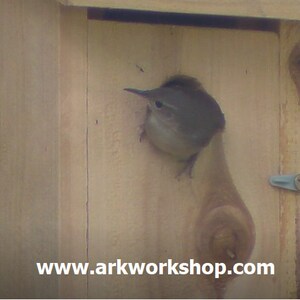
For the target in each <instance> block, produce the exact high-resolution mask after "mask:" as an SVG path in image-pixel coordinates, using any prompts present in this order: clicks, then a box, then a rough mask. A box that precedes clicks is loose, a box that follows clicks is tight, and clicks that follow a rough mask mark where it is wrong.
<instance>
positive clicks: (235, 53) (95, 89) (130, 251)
mask: <svg viewBox="0 0 300 300" xmlns="http://www.w3.org/2000/svg"><path fill="white" fill-rule="evenodd" d="M88 44H89V51H88V57H89V61H88V70H89V72H88V73H89V74H88V78H89V79H88V122H89V123H88V127H89V134H88V139H89V164H88V166H89V219H90V222H89V224H90V234H89V252H90V256H89V258H90V262H91V263H92V264H93V263H96V262H99V261H102V262H115V261H116V259H117V258H121V259H122V260H123V261H126V262H142V261H144V262H165V261H166V260H167V259H168V258H172V259H173V260H174V261H178V262H182V261H187V260H188V259H190V258H195V259H197V257H196V256H195V244H196V241H195V236H194V230H195V226H196V225H195V224H196V222H197V218H198V215H199V209H200V207H199V205H200V204H201V201H202V199H199V198H197V196H198V195H199V194H198V191H199V189H200V190H201V187H203V188H205V186H204V184H203V182H202V180H201V178H200V177H198V176H196V177H195V178H194V179H193V180H190V179H188V178H182V180H180V181H177V180H176V179H175V178H174V176H175V174H176V171H177V170H178V167H179V166H178V164H177V163H175V162H174V161H172V160H171V159H169V158H168V157H166V156H164V155H162V154H161V153H159V152H158V151H156V150H155V149H154V148H153V147H151V145H149V143H148V142H147V141H144V142H142V143H139V141H138V126H139V125H140V124H142V122H143V118H144V113H145V102H144V101H142V100H141V99H138V98H137V97H134V96H133V95H128V94H126V93H125V92H123V91H122V89H123V88H124V87H136V88H141V89H143V88H153V87H156V86H158V85H159V84H160V83H161V82H162V81H163V80H165V79H166V77H168V76H170V75H172V74H175V73H183V74H188V75H191V76H195V77H197V78H198V79H199V80H200V81H201V82H202V83H203V85H204V86H205V87H206V88H207V90H208V91H209V92H210V93H211V94H212V95H213V96H214V97H215V98H216V99H218V101H219V102H220V104H221V107H222V108H223V110H224V112H225V116H226V119H227V128H226V133H225V136H224V145H225V152H226V159H227V163H228V166H229V170H230V173H231V176H232V178H233V182H234V184H235V186H236V187H237V189H238V191H239V193H240V196H241V199H242V200H243V201H244V203H245V204H246V206H247V207H248V209H249V211H250V213H251V215H252V218H253V220H254V223H255V227H256V244H255V248H254V251H253V253H252V256H251V259H250V261H251V262H254V263H255V262H273V263H274V264H275V266H278V265H279V211H278V207H279V192H278V191H277V190H276V189H273V188H271V187H270V186H269V185H268V181H267V179H268V177H269V176H270V175H271V174H274V173H276V171H277V170H278V164H279V134H278V131H279V88H278V85H279V84H278V74H279V69H278V67H279V66H278V56H279V53H278V39H277V36H276V35H275V34H273V33H262V32H249V31H234V30H230V31H229V30H215V29H213V30H212V29H201V28H185V27H176V26H159V25H155V26H153V25H142V24H139V25H138V26H137V25H135V24H120V23H116V22H103V21H89V41H88ZM229 74H230V76H229ZM203 155H206V154H205V153H204V154H203ZM203 160H204V161H206V159H205V157H204V158H203ZM199 164H200V165H198V166H197V167H198V169H199V168H200V170H201V163H199ZM216 188H218V186H217V185H216ZM276 245H277V247H276ZM281 276H284V275H281ZM279 280H281V279H280V277H279V276H263V277H261V276H242V277H238V278H236V279H235V280H234V281H233V282H231V283H230V284H229V285H228V288H227V292H226V297H231V298H241V297H242V298H265V297H266V298H273V297H275V298H276V297H278V296H279V295H280V293H279V285H280V283H279ZM254 287H255V288H254ZM89 296H90V297H92V298H118V297H122V298H136V297H147V298H152V297H158V298H172V297H177V298H193V297H208V296H212V297H214V296H215V294H214V291H213V290H212V288H211V287H209V286H207V285H200V284H199V279H198V278H197V277H192V278H191V277H188V276H153V277H152V276H133V277H131V276H90V278H89Z"/></svg>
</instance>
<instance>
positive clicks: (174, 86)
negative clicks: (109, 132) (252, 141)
mask: <svg viewBox="0 0 300 300" xmlns="http://www.w3.org/2000/svg"><path fill="white" fill-rule="evenodd" d="M125 90H126V91H128V92H131V93H134V94H137V95H140V96H142V97H143V98H145V99H146V100H147V101H148V109H147V115H146V120H145V124H144V133H145V134H146V135H147V136H148V138H149V140H150V141H151V142H152V143H153V144H154V145H155V146H156V147H157V148H159V149H160V150H162V151H164V152H166V153H169V154H171V155H172V156H174V157H175V158H176V159H178V160H180V161H184V162H185V163H186V165H185V167H184V169H183V170H182V171H181V172H180V174H181V173H183V172H185V171H188V173H189V175H191V171H192V168H193V165H194V163H195V161H196V159H197V156H198V154H199V152H200V151H201V149H202V148H203V147H205V146H206V145H208V143H209V142H210V140H211V138H212V137H213V135H214V134H215V133H216V132H217V131H219V130H222V129H224V127H225V118H224V114H223V113H222V111H221V109H220V106H219V105H218V103H217V102H216V100H215V99H214V98H213V97H211V96H210V95H209V94H208V93H207V92H206V91H205V89H204V88H203V87H202V85H201V84H200V83H199V82H198V81H197V80H196V79H195V78H193V77H190V76H185V75H175V76H172V77H171V78H169V79H168V80H167V81H166V82H164V83H163V84H162V85H161V86H160V87H159V88H156V89H153V90H137V89H132V88H125ZM180 174H179V175H180Z"/></svg>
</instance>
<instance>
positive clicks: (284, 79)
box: [280, 22, 300, 298]
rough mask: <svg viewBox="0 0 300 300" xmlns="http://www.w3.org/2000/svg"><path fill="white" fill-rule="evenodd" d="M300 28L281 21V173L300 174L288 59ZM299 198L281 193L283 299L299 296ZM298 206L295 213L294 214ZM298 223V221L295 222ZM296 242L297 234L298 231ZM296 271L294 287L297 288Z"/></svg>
mask: <svg viewBox="0 0 300 300" xmlns="http://www.w3.org/2000/svg"><path fill="white" fill-rule="evenodd" d="M299 34H300V25H299V23H298V22H282V23H281V25H280V120H281V121H280V158H281V159H280V172H281V173H282V174H293V173H299V170H300V157H299V144H300V132H299V130H298V128H299V125H300V123H299V116H300V107H299V104H298V103H299V102H298V101H299V96H298V94H297V89H296V86H295V84H294V82H293V81H292V79H291V75H290V72H289V56H290V53H291V51H292V50H293V48H294V46H295V45H296V44H297V43H299V42H300V39H299V36H300V35H299ZM297 200H298V201H299V195H298V194H296V193H292V192H288V191H282V192H281V194H280V219H281V224H280V228H281V229H280V231H281V232H280V245H281V269H280V273H281V274H285V276H284V277H283V278H282V281H281V291H282V292H281V293H282V297H288V298H298V297H299V266H298V269H297V270H296V269H295V267H296V266H295V261H296V259H297V264H299V262H298V255H299V252H300V249H299V244H298V246H297V247H298V249H297V253H296V247H295V245H296V235H295V229H296V224H295V219H296V217H297V218H298V220H299V202H296V201H297ZM297 203H298V204H297ZM297 207H298V213H297ZM298 223H299V221H298ZM297 239H298V243H299V239H300V234H299V229H298V232H297ZM296 271H297V286H298V291H297V288H296V278H295V275H296Z"/></svg>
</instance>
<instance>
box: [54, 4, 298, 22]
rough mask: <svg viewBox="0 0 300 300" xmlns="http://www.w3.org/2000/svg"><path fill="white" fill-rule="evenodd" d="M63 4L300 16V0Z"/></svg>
mask: <svg viewBox="0 0 300 300" xmlns="http://www.w3.org/2000/svg"><path fill="white" fill-rule="evenodd" d="M58 1H59V2H61V3H62V4H64V5H73V6H86V7H100V8H117V9H133V10H149V11H161V12H176V13H189V14H208V15H227V16H241V17H259V18H275V19H290V20H300V1H299V0H272V1H270V0H258V1H252V0H197V1H194V0H185V1H182V0H172V1H169V0H151V1H147V0H58Z"/></svg>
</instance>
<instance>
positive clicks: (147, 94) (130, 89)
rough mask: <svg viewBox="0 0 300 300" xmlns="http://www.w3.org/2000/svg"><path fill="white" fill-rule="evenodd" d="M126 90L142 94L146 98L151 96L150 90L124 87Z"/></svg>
mask: <svg viewBox="0 0 300 300" xmlns="http://www.w3.org/2000/svg"><path fill="white" fill-rule="evenodd" d="M124 91H127V92H129V93H133V94H136V95H139V96H142V97H144V98H148V96H149V91H143V90H137V89H132V88H126V89H124Z"/></svg>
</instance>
